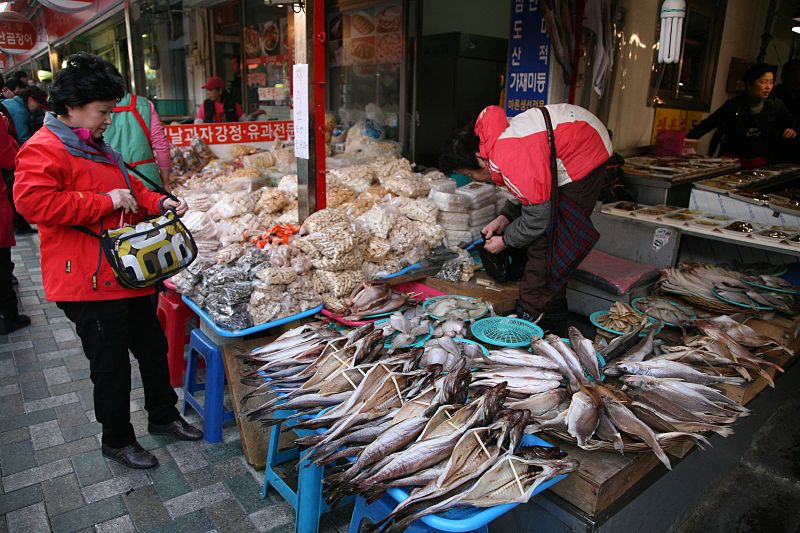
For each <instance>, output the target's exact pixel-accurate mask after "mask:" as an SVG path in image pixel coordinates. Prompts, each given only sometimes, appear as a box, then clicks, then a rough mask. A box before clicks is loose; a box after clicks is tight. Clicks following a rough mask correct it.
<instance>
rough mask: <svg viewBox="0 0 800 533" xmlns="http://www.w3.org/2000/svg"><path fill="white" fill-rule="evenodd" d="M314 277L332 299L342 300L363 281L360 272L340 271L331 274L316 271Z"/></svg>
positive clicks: (325, 271)
mask: <svg viewBox="0 0 800 533" xmlns="http://www.w3.org/2000/svg"><path fill="white" fill-rule="evenodd" d="M314 275H315V276H316V277H317V278H319V281H320V283H321V284H322V286H324V287H325V288H326V289H327V292H330V293H331V294H332V295H333V297H334V298H344V297H345V296H348V295H349V294H350V293H352V292H353V289H355V288H356V287H357V286H358V284H359V283H361V282H363V281H364V276H363V274H362V273H361V270H342V271H338V272H331V271H327V270H316V271H315V272H314Z"/></svg>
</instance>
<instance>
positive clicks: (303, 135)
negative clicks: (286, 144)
mask: <svg viewBox="0 0 800 533" xmlns="http://www.w3.org/2000/svg"><path fill="white" fill-rule="evenodd" d="M293 74H294V77H293V79H292V88H293V89H294V131H295V138H294V155H295V156H296V157H297V158H299V159H308V157H309V156H308V134H309V131H308V65H306V64H299V65H294V67H293Z"/></svg>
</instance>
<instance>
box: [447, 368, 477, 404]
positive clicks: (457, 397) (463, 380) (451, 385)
mask: <svg viewBox="0 0 800 533" xmlns="http://www.w3.org/2000/svg"><path fill="white" fill-rule="evenodd" d="M470 381H472V373H471V372H470V371H469V369H468V368H466V365H465V364H464V362H463V360H462V363H461V364H459V366H458V367H457V368H456V370H454V371H452V372H450V373H449V374H447V377H446V378H445V379H444V383H443V384H442V387H443V390H444V396H445V401H446V402H447V403H464V402H465V401H467V394H468V393H469V384H470Z"/></svg>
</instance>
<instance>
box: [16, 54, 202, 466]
mask: <svg viewBox="0 0 800 533" xmlns="http://www.w3.org/2000/svg"><path fill="white" fill-rule="evenodd" d="M124 94H125V84H124V82H123V80H122V78H121V77H120V76H119V74H118V73H117V71H116V69H115V68H114V67H113V66H112V65H111V64H110V63H108V62H106V61H104V60H102V59H100V58H99V57H97V56H94V55H91V54H87V53H79V54H74V55H72V56H70V57H69V58H67V61H66V67H65V68H63V69H62V70H60V71H59V72H58V74H56V76H55V79H54V81H53V84H52V86H51V88H50V104H51V109H52V110H53V111H54V112H55V114H53V113H48V114H47V115H46V116H45V120H44V126H43V127H42V128H41V129H40V130H39V131H37V132H36V133H35V134H34V135H33V137H31V138H30V140H29V141H28V142H26V143H25V145H24V146H23V148H22V149H21V150H20V151H19V154H18V156H17V169H16V183H15V186H14V200H15V202H16V205H17V209H18V210H19V212H20V213H22V214H23V216H24V217H25V218H26V219H27V220H29V221H30V222H32V223H34V224H36V225H37V226H38V228H39V238H40V241H41V246H40V253H41V263H42V278H43V283H44V292H45V296H46V298H47V299H48V300H50V301H54V302H56V304H57V305H58V307H59V308H60V309H62V310H63V311H64V313H65V314H66V316H67V318H69V319H70V320H71V321H72V322H73V323H74V324H75V327H76V331H77V332H78V336H79V337H80V339H81V342H82V344H83V350H84V353H85V354H86V357H87V358H88V359H89V369H90V377H91V379H92V383H93V384H94V408H95V415H96V417H97V421H98V422H100V423H101V424H102V425H103V437H102V444H103V445H102V453H103V455H105V456H106V457H108V458H110V459H112V460H115V461H117V462H120V463H122V464H124V465H126V466H128V467H131V468H150V467H153V466H157V465H158V461H157V459H156V458H155V456H153V455H152V454H151V453H150V452H148V451H147V450H145V449H144V448H143V447H142V446H140V445H139V443H138V442H137V441H136V437H135V435H134V431H133V426H132V425H131V423H130V390H131V366H130V361H129V358H128V351H130V352H132V353H133V355H134V356H135V357H136V359H137V360H138V362H139V369H140V371H141V376H142V383H143V386H144V395H145V409H146V411H147V413H148V419H149V424H148V429H149V431H150V433H154V434H166V435H172V436H174V437H177V438H179V439H181V440H198V439H200V438H202V433H201V432H200V431H199V430H197V429H196V428H194V427H192V426H190V425H189V424H187V423H186V422H185V421H184V420H183V419H182V418H181V417H180V415H179V414H178V411H177V409H176V408H175V404H176V403H177V400H178V397H177V395H176V394H175V391H174V390H172V388H171V387H170V384H169V371H168V368H167V358H166V354H167V342H166V338H165V337H164V333H163V332H162V330H161V326H160V325H159V322H158V319H157V318H156V312H155V306H154V304H153V300H152V298H151V295H152V294H153V292H154V290H153V289H152V288H145V289H128V288H125V287H123V286H121V285H120V284H119V283H118V282H117V280H116V278H115V277H114V272H113V271H112V270H111V267H110V266H109V264H108V263H107V261H106V259H105V258H104V256H103V252H102V249H101V247H100V240H99V239H98V238H96V237H93V236H91V235H87V234H86V233H82V232H81V231H79V230H78V229H76V227H75V226H85V227H86V228H89V229H90V230H92V231H94V232H96V233H101V232H102V231H103V230H104V229H109V228H115V227H119V226H121V225H122V224H136V223H138V222H141V221H142V220H143V219H144V218H145V217H146V216H147V215H154V214H159V213H161V212H163V211H164V210H165V209H169V208H172V209H175V211H176V212H177V213H178V214H179V215H182V214H183V213H184V212H186V209H187V206H186V202H184V201H183V200H180V201H175V200H170V199H168V198H166V197H164V196H162V195H161V194H159V193H156V192H153V191H150V190H148V189H147V188H146V187H145V186H144V185H142V183H141V182H140V181H139V180H138V179H135V178H132V177H131V176H129V175H128V173H127V171H126V169H125V166H124V163H123V161H122V158H121V156H120V155H119V153H117V152H115V151H114V150H113V149H112V148H111V147H109V146H108V144H106V142H105V141H104V140H103V132H104V131H105V129H106V127H108V125H109V124H111V112H112V110H113V109H114V106H115V105H116V104H117V102H118V101H119V99H120V98H122V97H123V96H124Z"/></svg>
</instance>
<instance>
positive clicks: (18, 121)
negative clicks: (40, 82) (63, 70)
mask: <svg viewBox="0 0 800 533" xmlns="http://www.w3.org/2000/svg"><path fill="white" fill-rule="evenodd" d="M46 102H47V93H45V92H44V91H43V90H42V89H40V88H39V87H35V86H30V87H28V88H26V89H25V90H24V91H22V93H20V94H19V95H17V96H15V97H14V98H11V99H9V100H3V101H2V102H0V105H2V106H3V107H5V108H6V109H7V110H8V112H9V113H11V118H12V120H13V121H14V129H15V130H16V131H17V138H18V139H19V142H20V144H24V143H25V141H27V140H28V139H30V138H31V136H32V135H33V134H34V131H35V130H33V128H32V127H31V126H32V125H31V118H32V116H33V113H34V111H36V110H37V109H39V108H44V109H45V110H46V109H47V106H46V105H45V104H46Z"/></svg>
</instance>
